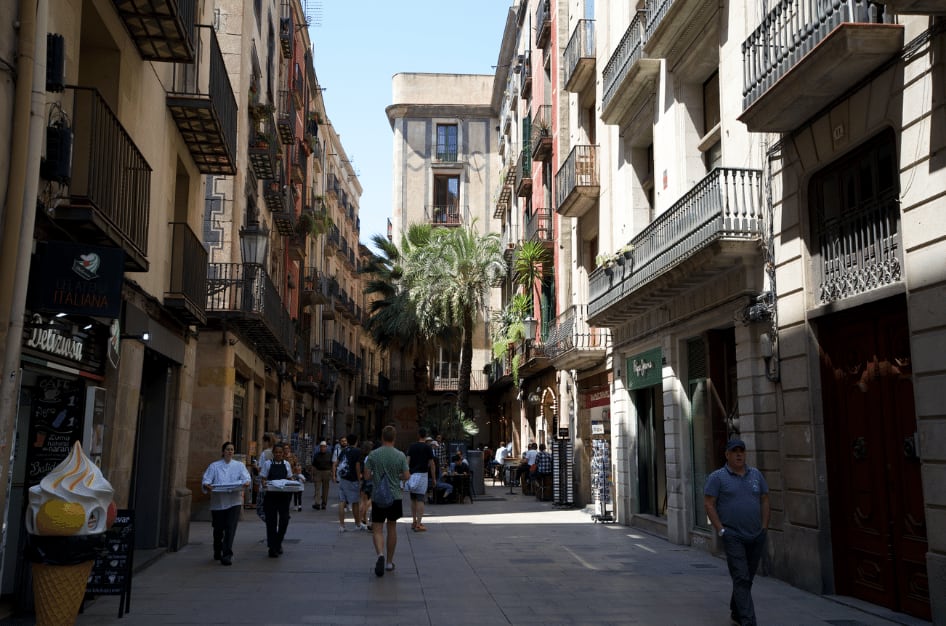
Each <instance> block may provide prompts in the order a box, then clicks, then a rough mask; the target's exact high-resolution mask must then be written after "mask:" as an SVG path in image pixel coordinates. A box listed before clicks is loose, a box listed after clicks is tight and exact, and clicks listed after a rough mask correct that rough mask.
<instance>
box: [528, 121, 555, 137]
mask: <svg viewBox="0 0 946 626" xmlns="http://www.w3.org/2000/svg"><path fill="white" fill-rule="evenodd" d="M551 132H552V126H551V124H549V121H548V120H547V119H545V118H544V117H537V118H535V120H534V121H533V122H532V136H533V138H535V139H541V138H543V137H548V136H549V134H550V133H551Z"/></svg>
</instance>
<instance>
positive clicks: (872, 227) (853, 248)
mask: <svg viewBox="0 0 946 626" xmlns="http://www.w3.org/2000/svg"><path fill="white" fill-rule="evenodd" d="M816 237H817V241H818V252H819V255H820V257H821V258H820V267H819V269H820V273H821V276H820V280H819V285H818V300H819V302H820V303H821V304H828V303H831V302H836V301H838V300H841V299H843V298H848V297H851V296H855V295H857V294H860V293H864V292H866V291H870V290H872V289H877V288H879V287H883V286H885V285H890V284H893V283H895V282H898V281H899V280H900V278H901V268H902V266H903V263H902V254H903V242H902V240H901V234H900V207H899V205H898V203H897V198H896V196H891V197H888V198H884V199H881V200H879V201H877V202H873V203H870V204H867V205H866V206H863V207H857V209H856V210H851V211H846V212H844V213H842V215H841V216H840V217H838V218H835V219H831V220H829V221H827V222H823V223H822V222H819V224H818V226H817V232H816Z"/></svg>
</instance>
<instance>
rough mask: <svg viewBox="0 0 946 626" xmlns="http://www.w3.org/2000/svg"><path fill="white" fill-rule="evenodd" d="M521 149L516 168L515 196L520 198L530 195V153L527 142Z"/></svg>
mask: <svg viewBox="0 0 946 626" xmlns="http://www.w3.org/2000/svg"><path fill="white" fill-rule="evenodd" d="M525 143H526V145H525V146H523V147H522V152H520V153H519V158H518V159H517V161H518V165H517V166H516V195H517V196H519V197H520V198H522V197H524V196H528V195H529V194H530V193H532V151H531V150H530V149H529V145H528V144H529V142H525Z"/></svg>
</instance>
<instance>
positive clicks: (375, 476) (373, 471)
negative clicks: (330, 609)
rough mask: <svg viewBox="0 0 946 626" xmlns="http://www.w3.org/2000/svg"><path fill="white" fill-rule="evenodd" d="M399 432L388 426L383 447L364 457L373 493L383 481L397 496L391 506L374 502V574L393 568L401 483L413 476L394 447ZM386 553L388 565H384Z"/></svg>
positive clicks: (382, 434)
mask: <svg viewBox="0 0 946 626" xmlns="http://www.w3.org/2000/svg"><path fill="white" fill-rule="evenodd" d="M396 435H397V431H396V430H395V429H394V426H385V427H384V429H383V430H382V431H381V447H380V448H377V449H375V450H373V451H372V452H371V454H369V455H368V458H367V459H365V480H370V481H371V484H372V493H377V491H378V485H379V484H380V483H381V481H382V480H384V481H387V486H388V488H389V489H390V491H391V495H393V496H394V502H392V503H391V505H390V506H386V507H382V506H379V505H378V504H376V503H374V502H372V503H371V533H372V538H373V539H374V549H375V552H377V554H378V558H377V560H376V561H375V564H374V573H375V576H384V571H385V569H387V571H389V572H390V571H393V570H394V550H395V549H396V548H397V520H399V519H400V518H401V516H402V515H403V514H404V508H403V504H402V500H401V483H400V481H402V480H407V479H409V478H410V477H411V474H410V472H409V471H408V469H407V457H406V456H404V453H403V452H401V451H400V450H398V449H397V448H395V447H394V439H395V437H396ZM385 526H387V528H388V537H387V555H385V539H384V527H385ZM385 556H387V566H386V567H385Z"/></svg>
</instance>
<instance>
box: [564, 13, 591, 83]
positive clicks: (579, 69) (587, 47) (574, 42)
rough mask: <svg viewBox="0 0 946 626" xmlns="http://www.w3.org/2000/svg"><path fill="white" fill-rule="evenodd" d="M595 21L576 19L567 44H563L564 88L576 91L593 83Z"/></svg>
mask: <svg viewBox="0 0 946 626" xmlns="http://www.w3.org/2000/svg"><path fill="white" fill-rule="evenodd" d="M595 59H596V54H595V21H594V20H578V23H577V24H576V25H575V30H574V32H572V36H571V38H569V40H568V45H567V46H565V62H564V65H565V90H566V91H570V92H572V93H578V92H580V91H582V90H583V89H584V88H585V87H587V86H588V84H589V81H591V84H594V82H593V81H594V76H595Z"/></svg>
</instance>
